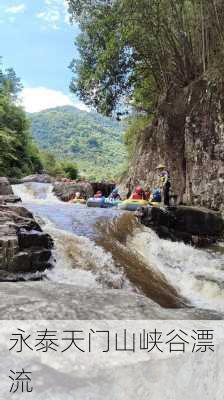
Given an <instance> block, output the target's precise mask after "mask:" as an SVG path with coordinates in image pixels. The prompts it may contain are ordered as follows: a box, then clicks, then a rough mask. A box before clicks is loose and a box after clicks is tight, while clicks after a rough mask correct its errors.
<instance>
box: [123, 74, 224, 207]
mask: <svg viewBox="0 0 224 400" xmlns="http://www.w3.org/2000/svg"><path fill="white" fill-rule="evenodd" d="M222 89H223V88H222V87H219V86H218V85H217V86H216V85H215V84H212V83H210V82H208V81H206V80H199V81H197V82H193V83H192V84H190V85H189V86H188V87H186V88H183V89H178V90H173V92H171V93H168V94H167V95H166V97H165V96H164V98H163V99H161V101H160V104H159V107H158V113H157V116H156V117H155V118H154V120H153V122H152V124H151V125H150V126H149V127H148V128H146V129H145V130H144V131H143V132H142V133H141V135H140V137H139V139H138V142H137V145H136V148H135V154H134V157H133V162H132V165H131V168H130V176H131V178H132V182H133V183H134V184H136V183H137V182H144V184H145V185H146V184H147V185H148V186H150V187H155V186H156V182H157V176H156V172H155V168H156V166H157V164H158V163H160V162H165V164H166V165H167V167H168V169H169V171H170V173H171V177H172V189H173V192H174V193H175V194H176V195H177V196H178V202H184V203H186V204H197V205H202V206H206V207H209V208H213V209H223V207H224V206H223V204H222V203H223V196H224V185H223V183H224V95H223V90H222Z"/></svg>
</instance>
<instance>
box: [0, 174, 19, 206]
mask: <svg viewBox="0 0 224 400" xmlns="http://www.w3.org/2000/svg"><path fill="white" fill-rule="evenodd" d="M19 201H21V199H20V198H19V197H18V196H15V195H14V193H13V190H12V187H11V185H10V183H9V180H8V178H5V177H0V204H8V203H17V202H19Z"/></svg>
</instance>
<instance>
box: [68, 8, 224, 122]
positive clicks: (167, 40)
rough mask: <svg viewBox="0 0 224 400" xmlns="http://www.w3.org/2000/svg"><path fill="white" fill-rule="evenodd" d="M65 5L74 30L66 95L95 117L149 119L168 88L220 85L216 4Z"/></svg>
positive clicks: (223, 12)
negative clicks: (126, 113)
mask: <svg viewBox="0 0 224 400" xmlns="http://www.w3.org/2000/svg"><path fill="white" fill-rule="evenodd" d="M67 1H68V4H69V11H70V13H71V17H72V19H73V20H74V21H76V22H77V21H78V23H79V25H80V29H81V34H80V36H79V38H78V40H77V46H78V48H79V53H80V57H79V59H75V60H73V62H72V64H71V68H72V70H73V72H74V79H73V81H72V83H71V89H72V90H73V91H74V92H75V93H77V94H78V95H79V96H80V98H81V99H82V100H84V101H85V102H86V103H87V104H89V105H92V106H93V107H95V108H96V109H97V110H98V111H99V112H102V113H104V114H106V115H110V114H111V113H112V112H113V111H114V110H116V109H117V110H118V111H121V110H122V111H123V108H124V105H125V104H126V103H128V104H129V105H130V104H131V105H132V106H134V107H135V108H136V109H137V110H140V111H144V112H146V113H151V112H153V111H154V109H155V108H156V105H157V101H158V97H159V96H160V95H161V94H163V93H164V92H167V91H168V90H170V89H171V88H175V87H184V86H187V85H188V84H189V83H190V82H191V81H193V80H195V79H197V78H199V77H201V76H202V75H203V74H206V75H208V76H209V77H211V78H212V77H213V76H214V75H215V76H216V80H217V77H219V78H220V79H222V78H223V72H224V71H223V65H224V64H223V55H224V33H223V23H224V7H223V0H159V1H158V0H94V1H90V0H67ZM121 104H122V107H121Z"/></svg>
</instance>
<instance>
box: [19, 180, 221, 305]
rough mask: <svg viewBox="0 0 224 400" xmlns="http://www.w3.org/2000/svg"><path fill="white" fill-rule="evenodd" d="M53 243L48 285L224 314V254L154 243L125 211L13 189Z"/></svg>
mask: <svg viewBox="0 0 224 400" xmlns="http://www.w3.org/2000/svg"><path fill="white" fill-rule="evenodd" d="M14 192H15V194H17V195H18V196H20V197H21V198H22V200H23V202H24V205H25V206H26V207H27V208H28V209H30V210H31V211H32V212H33V213H34V214H35V215H36V216H38V217H40V219H41V220H42V223H43V229H44V230H46V231H47V232H48V233H50V234H51V236H52V237H53V239H54V242H55V258H56V260H57V261H56V265H55V268H54V269H53V270H52V271H50V272H48V274H47V277H48V279H50V280H51V281H57V282H62V283H69V284H74V285H76V286H80V287H85V288H101V289H103V288H116V289H122V290H123V291H131V292H132V293H133V292H136V293H142V294H143V295H145V296H147V297H150V298H151V299H152V300H153V301H155V302H156V303H158V304H160V305H161V306H163V307H168V308H177V307H185V306H195V307H200V308H202V309H203V308H204V309H210V310H213V311H217V310H218V311H219V312H224V254H223V253H224V252H222V250H223V248H222V247H221V246H217V248H216V249H208V250H197V249H195V248H193V247H191V246H187V245H185V244H183V243H173V242H170V241H167V240H162V239H159V238H158V236H157V235H156V234H155V233H154V232H153V231H152V230H150V229H148V228H145V227H143V226H141V225H139V224H138V223H137V221H136V219H135V217H134V216H133V214H130V213H121V212H120V211H118V210H113V209H112V210H111V209H110V210H104V209H93V208H91V209H88V208H86V207H85V206H82V205H73V204H66V203H62V202H60V201H59V200H58V199H57V198H56V197H55V196H54V194H53V193H52V186H51V185H49V184H40V183H26V184H23V185H15V186H14Z"/></svg>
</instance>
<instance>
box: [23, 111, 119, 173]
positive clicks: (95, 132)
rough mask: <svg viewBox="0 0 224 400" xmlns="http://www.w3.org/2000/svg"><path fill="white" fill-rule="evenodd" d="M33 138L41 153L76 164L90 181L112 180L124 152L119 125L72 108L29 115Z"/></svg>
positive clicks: (97, 115) (110, 120)
mask: <svg viewBox="0 0 224 400" xmlns="http://www.w3.org/2000/svg"><path fill="white" fill-rule="evenodd" d="M30 118H31V124H32V132H33V137H34V139H35V141H36V142H37V144H38V145H39V147H40V148H41V149H43V150H47V151H50V152H53V153H54V155H55V156H56V157H58V158H59V159H70V160H73V161H75V162H76V163H77V165H78V168H79V171H80V174H81V175H85V176H87V177H89V178H112V177H114V176H115V175H116V174H117V173H119V171H120V170H121V168H122V164H123V163H124V161H125V157H126V152H125V146H124V144H123V127H122V125H121V123H119V122H117V121H116V120H113V119H111V118H107V117H103V116H101V115H99V114H96V113H88V112H84V111H80V110H78V109H77V108H75V107H72V106H64V107H57V108H54V109H49V110H45V111H42V112H39V113H33V114H30Z"/></svg>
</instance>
